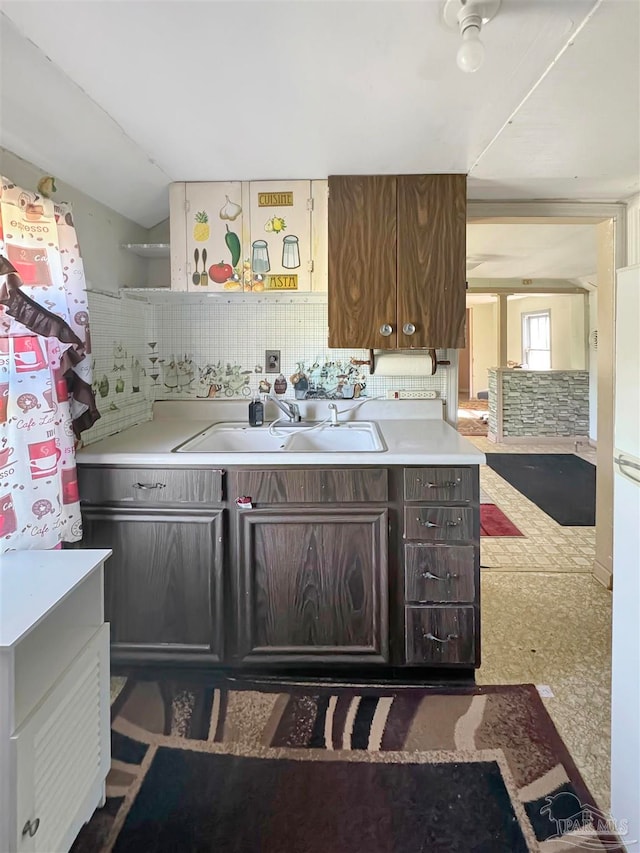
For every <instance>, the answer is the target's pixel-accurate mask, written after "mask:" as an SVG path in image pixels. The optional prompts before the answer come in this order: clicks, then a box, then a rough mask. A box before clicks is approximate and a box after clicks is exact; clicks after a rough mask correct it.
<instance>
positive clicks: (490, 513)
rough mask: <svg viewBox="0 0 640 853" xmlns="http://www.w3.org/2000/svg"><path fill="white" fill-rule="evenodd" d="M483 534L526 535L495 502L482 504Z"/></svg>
mask: <svg viewBox="0 0 640 853" xmlns="http://www.w3.org/2000/svg"><path fill="white" fill-rule="evenodd" d="M480 535H481V536H524V533H522V532H521V531H520V530H518V528H517V527H516V526H515V524H514V523H513V522H512V521H510V520H509V519H508V518H507V516H506V515H505V514H504V513H503V512H502V510H501V509H498V507H497V506H496V505H495V504H480Z"/></svg>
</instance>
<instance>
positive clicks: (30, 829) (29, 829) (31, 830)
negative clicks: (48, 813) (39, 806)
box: [22, 817, 40, 838]
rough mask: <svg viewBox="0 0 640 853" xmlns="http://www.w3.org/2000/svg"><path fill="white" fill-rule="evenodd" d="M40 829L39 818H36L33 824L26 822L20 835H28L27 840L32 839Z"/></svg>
mask: <svg viewBox="0 0 640 853" xmlns="http://www.w3.org/2000/svg"><path fill="white" fill-rule="evenodd" d="M39 828H40V818H39V817H37V818H36V819H35V820H34V821H33V822H31V821H30V820H28V821H27V822H26V823H25V825H24V826H23V827H22V835H23V837H24V836H25V835H28V836H29V838H33V836H34V835H35V834H36V832H37V831H38V829H39Z"/></svg>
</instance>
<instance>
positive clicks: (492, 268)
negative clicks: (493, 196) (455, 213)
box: [467, 222, 597, 279]
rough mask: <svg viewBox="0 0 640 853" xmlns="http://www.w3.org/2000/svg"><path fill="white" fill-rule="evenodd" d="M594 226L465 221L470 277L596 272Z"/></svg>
mask: <svg viewBox="0 0 640 853" xmlns="http://www.w3.org/2000/svg"><path fill="white" fill-rule="evenodd" d="M596 247H597V242H596V226H595V225H558V224H553V225H530V224H528V225H502V224H494V223H488V224H485V223H475V222H472V223H469V224H468V225H467V277H468V278H472V279H505V278H508V279H523V278H530V279H580V278H584V277H585V276H589V275H592V274H593V273H594V272H595V270H596Z"/></svg>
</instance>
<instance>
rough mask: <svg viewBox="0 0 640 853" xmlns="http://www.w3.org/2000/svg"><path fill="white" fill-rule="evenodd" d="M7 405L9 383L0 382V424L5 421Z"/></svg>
mask: <svg viewBox="0 0 640 853" xmlns="http://www.w3.org/2000/svg"><path fill="white" fill-rule="evenodd" d="M8 407H9V383H8V382H0V424H3V423H6V420H7V410H8Z"/></svg>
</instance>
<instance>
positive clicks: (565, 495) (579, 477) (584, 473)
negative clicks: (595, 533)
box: [487, 453, 596, 527]
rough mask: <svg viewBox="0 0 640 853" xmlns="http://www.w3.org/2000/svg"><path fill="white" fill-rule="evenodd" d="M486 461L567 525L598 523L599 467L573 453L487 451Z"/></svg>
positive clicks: (519, 489) (541, 507) (591, 525)
mask: <svg viewBox="0 0 640 853" xmlns="http://www.w3.org/2000/svg"><path fill="white" fill-rule="evenodd" d="M487 465H488V466H489V467H490V468H492V469H493V470H494V471H495V472H496V474H499V475H500V476H501V477H503V478H504V479H505V480H506V481H507V482H508V483H511V485H512V486H513V487H514V488H516V489H517V490H518V491H519V492H522V494H523V495H524V496H525V497H526V498H529V500H530V501H533V503H534V504H536V506H539V507H540V509H541V510H542V511H543V512H546V514H547V515H550V516H551V518H553V519H555V521H557V522H558V524H562V525H563V526H565V527H593V526H594V525H595V523H596V468H595V465H592V464H591V463H590V462H586V461H585V460H584V459H580V457H579V456H574V455H573V454H572V453H487Z"/></svg>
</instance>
